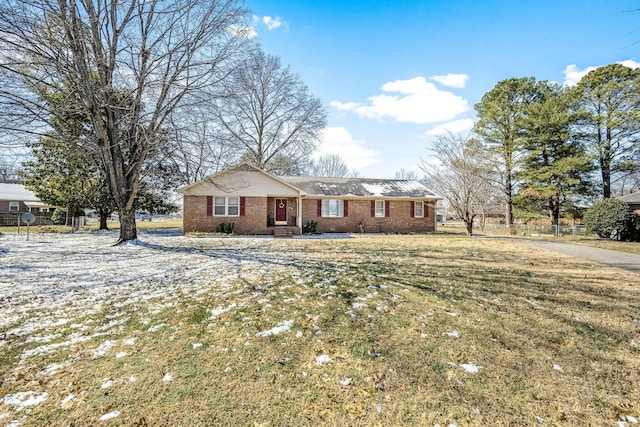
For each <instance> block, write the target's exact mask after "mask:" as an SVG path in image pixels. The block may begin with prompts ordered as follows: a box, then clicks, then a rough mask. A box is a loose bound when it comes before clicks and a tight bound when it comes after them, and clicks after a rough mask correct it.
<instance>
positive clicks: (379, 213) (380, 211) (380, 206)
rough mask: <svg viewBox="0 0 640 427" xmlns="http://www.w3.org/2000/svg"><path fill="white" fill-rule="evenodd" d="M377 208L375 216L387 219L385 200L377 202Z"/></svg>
mask: <svg viewBox="0 0 640 427" xmlns="http://www.w3.org/2000/svg"><path fill="white" fill-rule="evenodd" d="M375 202H376V206H375V214H376V218H384V217H385V215H384V214H385V207H386V206H385V200H376V201H375Z"/></svg>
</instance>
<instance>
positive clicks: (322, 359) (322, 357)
mask: <svg viewBox="0 0 640 427" xmlns="http://www.w3.org/2000/svg"><path fill="white" fill-rule="evenodd" d="M329 362H331V358H330V357H329V356H327V355H326V354H321V355H320V356H317V357H316V365H318V366H322V364H323V363H329Z"/></svg>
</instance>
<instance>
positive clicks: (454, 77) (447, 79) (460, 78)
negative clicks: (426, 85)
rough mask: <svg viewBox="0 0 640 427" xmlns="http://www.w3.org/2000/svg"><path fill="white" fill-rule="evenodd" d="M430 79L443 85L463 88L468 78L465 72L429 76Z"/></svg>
mask: <svg viewBox="0 0 640 427" xmlns="http://www.w3.org/2000/svg"><path fill="white" fill-rule="evenodd" d="M429 79H430V80H434V81H436V82H438V83H440V84H442V85H444V86H450V87H458V88H463V87H465V85H466V84H467V80H469V76H468V75H466V74H443V75H439V76H431V77H429Z"/></svg>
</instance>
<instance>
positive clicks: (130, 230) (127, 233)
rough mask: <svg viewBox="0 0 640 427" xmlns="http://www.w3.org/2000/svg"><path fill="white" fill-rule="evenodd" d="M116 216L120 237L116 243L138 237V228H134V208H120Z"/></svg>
mask: <svg viewBox="0 0 640 427" xmlns="http://www.w3.org/2000/svg"><path fill="white" fill-rule="evenodd" d="M118 216H119V219H120V238H119V239H118V242H117V243H123V242H129V241H131V240H136V239H137V238H138V230H137V228H136V211H135V209H128V210H126V209H125V210H122V211H120V213H119V215H118ZM117 243H116V244H117Z"/></svg>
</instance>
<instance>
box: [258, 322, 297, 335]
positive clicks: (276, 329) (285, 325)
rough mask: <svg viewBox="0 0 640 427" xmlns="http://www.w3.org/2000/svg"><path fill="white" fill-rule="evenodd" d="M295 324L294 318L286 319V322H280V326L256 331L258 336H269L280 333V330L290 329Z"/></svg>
mask: <svg viewBox="0 0 640 427" xmlns="http://www.w3.org/2000/svg"><path fill="white" fill-rule="evenodd" d="M291 326H293V320H285V321H284V322H282V323H280V324H278V326H276V327H274V328H271V329H269V330H267V331H261V332H258V333H256V336H257V337H268V336H271V335H278V334H279V333H280V332H284V331H288V330H289V329H291Z"/></svg>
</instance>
